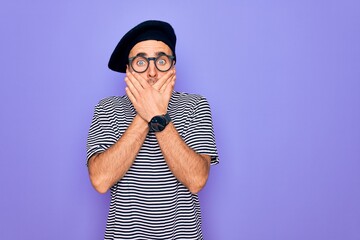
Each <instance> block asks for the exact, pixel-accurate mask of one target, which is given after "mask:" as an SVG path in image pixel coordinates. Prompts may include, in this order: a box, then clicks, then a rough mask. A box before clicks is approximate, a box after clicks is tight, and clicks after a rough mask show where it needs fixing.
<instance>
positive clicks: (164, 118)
mask: <svg viewBox="0 0 360 240" xmlns="http://www.w3.org/2000/svg"><path fill="white" fill-rule="evenodd" d="M170 121H171V118H170V116H169V114H168V113H166V114H165V115H158V116H155V117H153V118H152V119H151V120H150V122H149V128H150V131H153V132H161V131H162V130H164V129H165V127H166V125H168V124H169V122H170Z"/></svg>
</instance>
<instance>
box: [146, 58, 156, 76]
mask: <svg viewBox="0 0 360 240" xmlns="http://www.w3.org/2000/svg"><path fill="white" fill-rule="evenodd" d="M148 76H149V77H151V78H154V77H156V76H157V69H156V66H155V60H152V61H149V69H148Z"/></svg>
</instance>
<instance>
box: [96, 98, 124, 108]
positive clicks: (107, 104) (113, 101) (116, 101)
mask: <svg viewBox="0 0 360 240" xmlns="http://www.w3.org/2000/svg"><path fill="white" fill-rule="evenodd" d="M129 102H130V100H129V98H128V97H127V96H126V95H124V96H111V97H107V98H103V99H101V100H100V101H99V102H98V104H97V106H96V107H100V108H103V109H109V108H114V107H119V106H127V105H129Z"/></svg>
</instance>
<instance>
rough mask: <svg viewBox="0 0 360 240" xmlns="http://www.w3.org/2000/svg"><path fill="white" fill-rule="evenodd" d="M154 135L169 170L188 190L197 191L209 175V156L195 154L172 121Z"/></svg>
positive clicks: (194, 192)
mask: <svg viewBox="0 0 360 240" xmlns="http://www.w3.org/2000/svg"><path fill="white" fill-rule="evenodd" d="M156 137H157V140H158V143H159V145H160V148H161V151H162V153H163V155H164V158H165V160H166V163H167V165H168V166H169V169H170V170H171V172H172V173H173V174H174V175H175V177H176V178H177V179H178V180H179V181H180V182H181V183H182V184H184V185H185V186H186V187H187V188H188V189H189V191H190V192H192V193H193V194H196V193H198V192H199V191H200V190H201V189H202V188H203V187H204V186H205V183H206V181H207V178H208V175H209V171H210V156H207V155H200V154H197V153H196V152H195V151H194V150H192V149H191V148H190V147H188V146H187V145H186V143H185V142H184V141H183V140H182V138H181V137H180V136H179V134H178V132H177V130H176V129H175V127H174V125H173V124H172V123H170V124H169V125H168V126H167V127H166V128H165V129H164V130H163V131H162V132H158V133H156Z"/></svg>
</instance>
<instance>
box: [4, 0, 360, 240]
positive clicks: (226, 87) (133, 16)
mask: <svg viewBox="0 0 360 240" xmlns="http://www.w3.org/2000/svg"><path fill="white" fill-rule="evenodd" d="M0 14H1V21H0V30H1V31H0V32H1V40H0V41H1V44H0V48H1V49H0V50H1V52H0V59H1V62H0V64H1V65H0V68H1V71H0V79H1V85H0V86H1V87H0V98H1V99H0V109H1V118H0V121H1V124H0V136H1V138H0V144H1V149H2V152H1V162H0V180H1V185H2V191H1V197H0V208H1V209H0V213H1V214H0V239H53V240H64V239H79V240H80V239H84V240H91V239H94V240H97V239H101V238H102V236H103V231H104V226H105V222H106V215H107V207H108V201H109V196H108V194H107V195H100V194H98V193H96V192H95V190H93V188H92V187H91V184H90V182H89V179H88V175H87V168H86V166H85V158H86V157H85V151H86V150H85V145H86V136H87V131H88V128H89V125H90V121H91V117H92V113H93V107H94V105H95V104H96V103H97V102H98V101H99V100H100V99H101V98H103V97H106V96H110V95H121V94H124V83H123V78H124V75H120V74H117V73H113V72H111V71H110V70H108V69H107V61H108V58H109V56H110V54H111V52H112V50H113V48H114V46H115V44H116V43H117V42H118V40H119V38H120V37H121V36H122V34H124V33H125V32H126V31H127V30H128V29H129V28H130V27H132V26H134V25H135V24H137V23H139V22H140V21H143V20H147V19H161V20H166V21H169V22H170V23H172V25H173V26H174V28H175V30H176V33H177V36H178V47H177V56H178V63H177V73H178V78H177V85H176V88H177V90H179V91H188V92H196V93H201V94H203V95H205V96H206V97H207V98H208V100H209V101H210V104H211V107H212V111H213V118H214V126H215V133H216V137H217V144H218V148H219V153H220V157H221V163H220V165H218V166H216V167H213V168H212V169H211V175H210V179H209V181H208V184H207V186H206V188H205V189H204V190H203V191H202V192H201V194H200V197H201V203H202V211H203V223H204V226H203V229H204V234H205V239H207V240H219V239H221V240H222V239H246V240H268V239H271V240H272V239H276V240H288V239H292V240H303V239H307V240H319V239H324V240H325V239H326V240H344V239H346V240H358V239H360V227H359V226H360V204H359V203H360V3H359V1H357V0H338V1H335V0H334V1H325V0H312V1H309V0H301V1H300V0H299V1H285V0H282V1H281V0H278V1H275V0H273V1H265V0H263V1H254V0H245V1H237V0H233V1H230V0H228V1H218V2H217V1H205V0H203V1H190V0H184V1H176V2H175V1H169V2H163V1H161V3H159V2H157V1H141V0H140V1H121V0H116V1H115V0H111V1H89V0H87V1H85V0H79V1H70V0H63V1H55V2H54V1H45V0H37V1H25V0H22V1H21V0H18V1H16V0H15V1H3V2H2V3H1V6H0Z"/></svg>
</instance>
